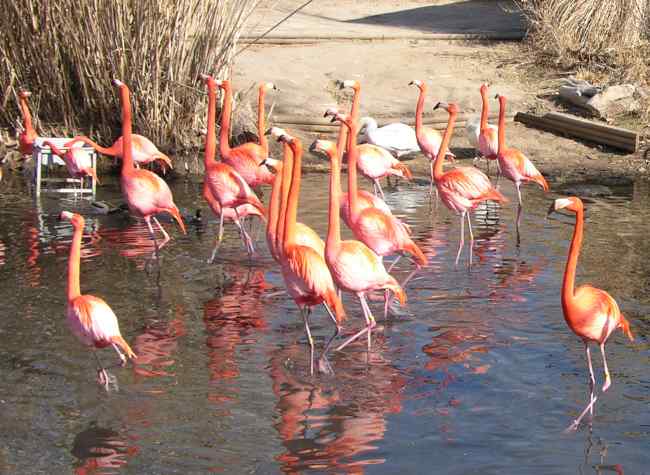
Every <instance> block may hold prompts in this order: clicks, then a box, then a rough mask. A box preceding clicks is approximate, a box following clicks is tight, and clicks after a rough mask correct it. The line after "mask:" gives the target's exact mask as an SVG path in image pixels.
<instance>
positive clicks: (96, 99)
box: [0, 0, 259, 150]
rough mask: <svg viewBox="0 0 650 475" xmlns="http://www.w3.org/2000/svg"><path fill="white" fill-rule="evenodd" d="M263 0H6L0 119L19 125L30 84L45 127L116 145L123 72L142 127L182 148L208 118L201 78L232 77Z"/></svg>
mask: <svg viewBox="0 0 650 475" xmlns="http://www.w3.org/2000/svg"><path fill="white" fill-rule="evenodd" d="M258 1H259V0H173V1H169V0H147V1H139V0H76V1H75V0H57V1H56V2H52V1H48V0H22V1H19V2H17V1H15V0H0V5H2V9H3V15H2V16H1V17H0V27H1V28H2V33H3V34H2V35H0V79H1V80H2V84H4V85H5V88H6V89H5V90H4V94H3V97H2V105H3V107H2V110H0V121H1V122H2V123H3V125H5V126H11V125H15V120H16V117H17V116H18V115H19V112H18V109H17V107H16V103H17V101H16V92H17V91H18V89H19V88H21V87H24V88H26V89H29V90H31V91H32V92H33V96H32V108H33V110H35V111H36V115H38V117H39V118H40V120H41V123H47V124H49V125H51V126H52V127H53V128H55V129H59V130H65V131H67V132H68V133H73V132H78V131H82V132H84V133H88V134H92V135H93V136H95V137H98V138H100V139H101V140H104V141H109V140H111V139H113V138H115V137H116V136H117V135H119V125H120V115H119V106H118V104H119V102H118V99H117V95H116V91H115V89H114V87H113V86H112V84H111V80H112V79H113V78H119V79H121V80H122V81H124V82H125V83H126V84H128V85H129V87H130V88H131V91H132V100H133V103H134V121H135V131H137V132H138V133H141V134H143V135H146V136H147V137H149V138H151V139H152V140H153V141H154V142H155V143H157V144H158V145H159V146H161V147H162V148H163V149H166V150H170V149H172V150H173V149H177V148H182V147H183V145H184V144H185V143H188V142H189V143H191V142H192V141H195V138H196V130H197V129H198V128H199V126H200V125H199V124H200V123H202V122H204V116H205V114H204V111H205V107H206V106H205V104H206V102H207V101H206V100H204V98H203V94H204V87H203V85H202V84H200V82H199V80H198V77H199V74H201V73H209V74H213V75H215V77H225V76H227V75H228V73H229V69H230V66H231V63H232V59H233V54H234V48H235V46H236V43H237V39H238V37H239V34H240V31H241V28H242V26H243V24H244V22H245V20H246V19H247V17H248V16H249V14H250V13H251V11H252V10H253V8H254V7H255V6H256V4H257V3H258ZM42 129H43V127H41V130H42Z"/></svg>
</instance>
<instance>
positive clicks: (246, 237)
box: [235, 208, 255, 258]
mask: <svg viewBox="0 0 650 475" xmlns="http://www.w3.org/2000/svg"><path fill="white" fill-rule="evenodd" d="M235 214H236V215H237V221H239V219H240V218H239V213H238V212H237V208H235ZM239 231H240V232H241V235H242V239H243V240H244V244H245V245H246V250H247V251H248V256H249V257H251V258H252V257H253V256H254V255H255V248H254V247H253V241H252V239H251V237H250V235H249V234H248V233H247V232H246V228H245V227H244V225H243V223H242V224H241V225H240V226H239Z"/></svg>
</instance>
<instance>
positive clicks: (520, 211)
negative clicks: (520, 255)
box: [515, 182, 524, 246]
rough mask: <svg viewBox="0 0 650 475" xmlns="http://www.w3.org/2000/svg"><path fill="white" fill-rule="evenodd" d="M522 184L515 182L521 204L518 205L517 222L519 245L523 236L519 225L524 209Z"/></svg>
mask: <svg viewBox="0 0 650 475" xmlns="http://www.w3.org/2000/svg"><path fill="white" fill-rule="evenodd" d="M520 186H521V184H520V183H519V182H517V183H515V187H516V188H517V198H518V199H519V204H518V205H517V222H516V225H517V226H516V228H517V246H519V244H520V243H521V237H520V235H519V226H520V225H521V213H522V211H523V209H524V205H523V202H522V200H521V189H520Z"/></svg>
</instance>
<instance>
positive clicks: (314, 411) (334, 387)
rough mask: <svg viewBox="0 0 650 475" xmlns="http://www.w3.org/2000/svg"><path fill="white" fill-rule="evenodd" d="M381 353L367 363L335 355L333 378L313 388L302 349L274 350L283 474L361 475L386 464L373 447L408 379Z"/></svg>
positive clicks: (355, 355) (362, 357) (356, 356)
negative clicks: (330, 474) (325, 474)
mask: <svg viewBox="0 0 650 475" xmlns="http://www.w3.org/2000/svg"><path fill="white" fill-rule="evenodd" d="M377 339H379V338H377ZM379 347H381V343H379V344H376V345H375V351H374V352H372V353H371V354H370V356H369V357H370V358H371V361H370V362H368V360H367V358H366V357H367V355H368V354H367V353H365V352H348V353H337V356H336V357H335V358H336V363H335V364H336V367H337V369H338V371H337V375H336V378H332V379H325V380H320V381H317V382H314V381H313V379H310V377H309V367H308V366H307V365H306V364H305V362H304V357H303V356H302V355H303V353H304V350H303V348H302V345H300V344H299V343H297V342H291V343H289V344H287V346H282V347H278V348H276V349H274V350H273V353H272V354H271V356H270V363H269V368H270V376H271V378H272V380H273V392H274V394H275V395H276V397H277V398H278V401H277V404H276V411H277V413H278V422H277V424H276V430H277V431H278V433H279V435H280V437H281V438H282V441H283V442H282V443H283V445H284V447H285V451H284V452H283V453H282V454H280V455H278V456H277V457H276V460H277V461H278V462H279V463H280V464H282V466H281V470H282V471H283V472H284V473H300V472H302V471H303V470H304V471H306V470H323V469H324V468H325V467H327V470H328V471H331V470H334V471H335V472H336V473H363V471H364V470H365V467H366V466H369V465H379V464H383V463H385V459H384V458H383V457H381V456H380V455H379V454H377V453H376V451H377V449H378V447H377V446H378V444H380V443H381V441H382V439H383V438H384V436H385V434H386V432H387V430H388V429H387V417H388V416H390V415H394V414H399V413H400V412H401V411H402V409H403V406H402V398H403V394H404V389H405V388H406V386H407V383H408V378H407V377H406V376H405V375H404V374H403V372H402V371H400V370H398V369H397V368H396V367H394V366H393V365H392V364H391V363H390V362H389V361H386V360H385V358H386V357H385V355H381V354H380V353H381V351H380V350H378V348H379ZM288 361H290V362H292V363H293V362H295V363H296V364H295V365H293V364H291V365H288V364H287V362H288ZM301 365H302V366H301ZM360 372H362V373H364V374H363V377H362V378H359V377H358V376H359V373H360Z"/></svg>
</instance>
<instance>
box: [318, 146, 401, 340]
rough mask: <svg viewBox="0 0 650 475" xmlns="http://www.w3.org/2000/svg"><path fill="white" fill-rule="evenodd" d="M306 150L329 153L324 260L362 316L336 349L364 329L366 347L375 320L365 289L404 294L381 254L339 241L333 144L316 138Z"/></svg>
mask: <svg viewBox="0 0 650 475" xmlns="http://www.w3.org/2000/svg"><path fill="white" fill-rule="evenodd" d="M310 150H311V151H312V152H320V153H325V154H326V155H327V156H328V157H329V160H330V164H331V173H330V183H329V188H330V189H329V191H330V202H329V220H328V222H329V226H328V230H327V239H326V241H325V262H326V263H327V267H329V270H330V273H331V274H332V278H333V279H334V283H335V284H336V286H337V287H338V288H339V289H341V290H345V291H346V292H352V293H354V294H356V295H357V297H358V298H359V301H360V302H361V308H362V309H363V315H364V318H365V320H366V327H365V328H364V329H362V330H360V331H359V332H357V333H356V334H354V335H352V336H351V337H350V338H348V339H347V340H346V341H344V342H343V343H342V344H341V345H340V346H339V347H338V348H337V350H341V349H343V348H344V347H345V346H346V345H348V344H349V343H350V342H352V341H354V340H356V339H357V338H359V337H360V336H361V335H363V334H364V333H367V334H368V350H370V344H371V342H370V340H371V332H372V329H373V328H374V327H375V325H376V322H375V318H374V317H373V316H372V312H371V311H370V307H369V306H368V302H367V300H366V293H368V292H372V291H373V290H380V289H381V290H390V291H392V292H393V293H394V294H395V296H396V297H397V298H398V299H399V301H400V303H401V304H402V305H404V304H405V303H406V294H405V293H404V290H402V287H401V286H400V285H399V283H398V282H397V281H396V280H395V279H394V278H393V277H392V276H391V275H390V274H388V272H386V269H385V268H384V264H383V263H382V259H381V257H379V256H378V255H377V254H375V252H373V251H372V249H370V248H369V247H368V246H366V245H365V244H364V243H362V242H361V241H354V240H349V241H341V223H340V217H339V209H340V203H339V201H340V196H339V195H340V194H341V164H340V159H339V156H338V152H337V149H336V146H335V145H334V143H333V142H329V141H326V140H316V141H315V142H314V143H313V144H312V146H311V147H310Z"/></svg>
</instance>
